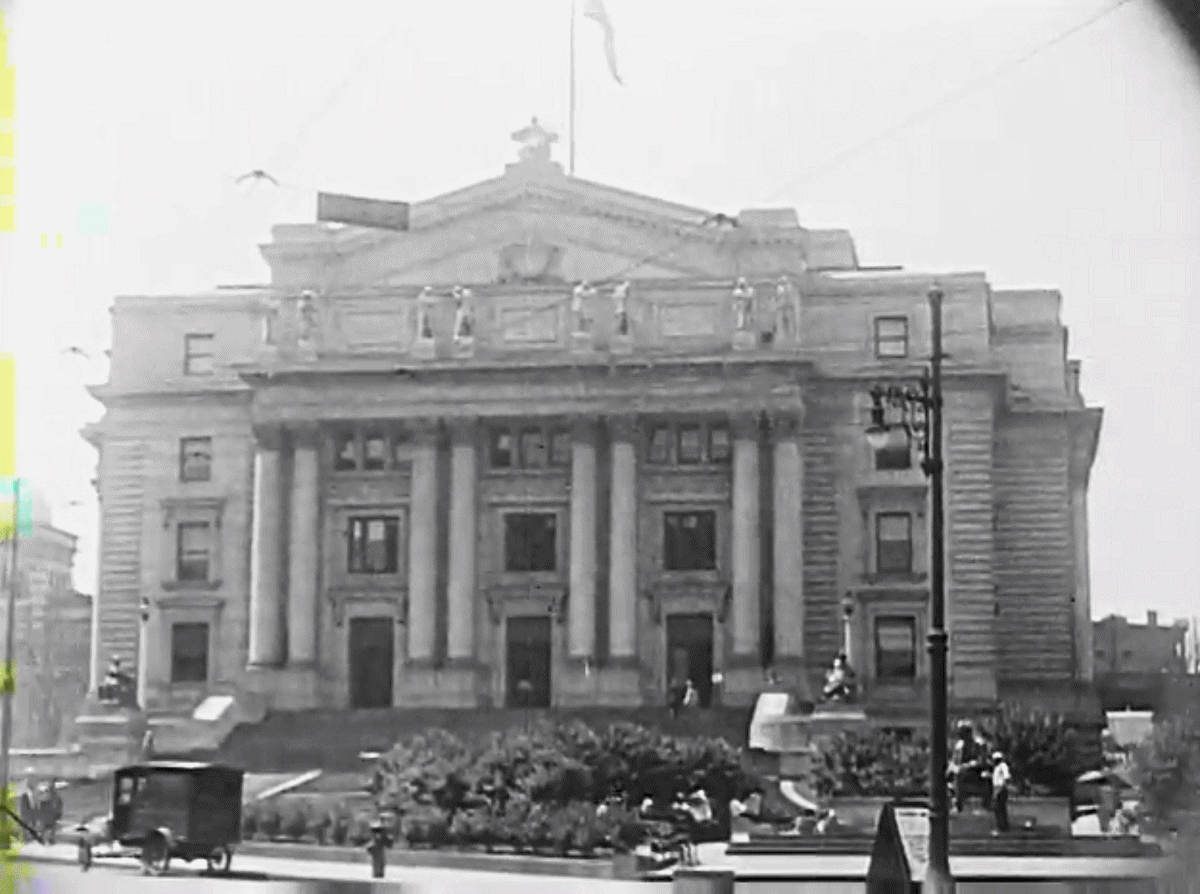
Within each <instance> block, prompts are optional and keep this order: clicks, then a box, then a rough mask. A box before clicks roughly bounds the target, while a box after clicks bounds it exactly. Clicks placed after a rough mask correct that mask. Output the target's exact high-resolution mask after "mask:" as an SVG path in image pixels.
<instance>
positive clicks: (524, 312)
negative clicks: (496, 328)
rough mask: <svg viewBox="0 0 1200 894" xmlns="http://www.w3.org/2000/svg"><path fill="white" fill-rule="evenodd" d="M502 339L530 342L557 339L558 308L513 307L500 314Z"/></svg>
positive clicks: (523, 342) (522, 342)
mask: <svg viewBox="0 0 1200 894" xmlns="http://www.w3.org/2000/svg"><path fill="white" fill-rule="evenodd" d="M500 328H501V330H502V331H503V332H504V340H505V341H507V342H518V343H521V344H530V343H537V342H543V343H544V342H555V341H558V308H557V307H544V308H529V307H515V308H512V309H509V310H504V311H502V312H501V314H500Z"/></svg>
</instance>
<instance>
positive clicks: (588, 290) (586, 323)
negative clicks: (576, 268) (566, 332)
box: [571, 281, 596, 335]
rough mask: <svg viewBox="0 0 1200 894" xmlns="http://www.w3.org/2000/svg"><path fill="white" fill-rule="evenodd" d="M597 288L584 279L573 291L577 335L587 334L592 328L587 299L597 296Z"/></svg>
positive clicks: (573, 310) (573, 315)
mask: <svg viewBox="0 0 1200 894" xmlns="http://www.w3.org/2000/svg"><path fill="white" fill-rule="evenodd" d="M595 294H596V289H595V288H594V287H592V286H591V285H590V284H589V283H588V282H586V281H584V282H581V283H580V284H579V285H577V286H576V287H575V288H574V290H573V291H572V292H571V318H572V320H573V322H574V329H573V331H574V332H575V334H576V335H586V334H587V333H588V332H589V331H591V328H592V321H591V318H590V317H589V316H588V311H587V304H586V302H587V300H588V299H590V298H592V297H593V296H595Z"/></svg>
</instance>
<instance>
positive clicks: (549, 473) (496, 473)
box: [483, 464, 571, 478]
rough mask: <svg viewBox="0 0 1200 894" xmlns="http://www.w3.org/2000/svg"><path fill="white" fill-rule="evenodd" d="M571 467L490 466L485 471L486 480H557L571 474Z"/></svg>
mask: <svg viewBox="0 0 1200 894" xmlns="http://www.w3.org/2000/svg"><path fill="white" fill-rule="evenodd" d="M570 471H571V466H570V465H569V464H568V465H565V466H533V467H521V466H489V467H488V468H486V469H484V470H483V477H484V478H508V477H511V476H514V475H530V476H534V477H537V478H555V477H561V476H563V475H566V474H569V473H570Z"/></svg>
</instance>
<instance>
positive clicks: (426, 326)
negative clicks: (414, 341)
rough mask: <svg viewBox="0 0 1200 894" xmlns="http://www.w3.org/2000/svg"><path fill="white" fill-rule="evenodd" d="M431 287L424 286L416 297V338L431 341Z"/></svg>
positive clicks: (432, 298) (432, 300) (432, 299)
mask: <svg viewBox="0 0 1200 894" xmlns="http://www.w3.org/2000/svg"><path fill="white" fill-rule="evenodd" d="M433 302H434V297H433V289H431V288H430V287H429V286H426V287H425V288H423V289H422V290H421V294H420V295H419V296H418V297H417V338H418V340H420V341H433Z"/></svg>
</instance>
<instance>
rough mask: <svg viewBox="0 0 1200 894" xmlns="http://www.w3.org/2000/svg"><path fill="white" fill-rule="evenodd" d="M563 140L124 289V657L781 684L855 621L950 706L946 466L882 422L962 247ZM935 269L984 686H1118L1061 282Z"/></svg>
mask: <svg viewBox="0 0 1200 894" xmlns="http://www.w3.org/2000/svg"><path fill="white" fill-rule="evenodd" d="M545 155H546V154H545V153H527V157H526V158H524V159H523V160H522V161H520V162H519V163H516V164H513V165H510V166H509V167H508V169H507V170H506V172H505V174H504V175H503V176H501V177H498V178H495V179H493V180H489V181H485V182H483V183H480V184H476V185H474V186H470V187H467V188H465V189H462V190H459V191H456V192H453V193H450V194H448V195H445V196H441V197H438V198H436V199H433V200H430V201H428V202H422V203H418V204H415V205H414V206H412V208H411V218H410V228H409V229H408V230H407V231H403V232H401V231H395V230H387V229H368V228H364V227H356V226H336V227H335V226H330V225H328V224H305V225H286V226H277V227H275V228H274V232H273V237H274V238H273V241H272V242H271V243H269V244H267V245H264V246H263V247H262V251H263V256H264V258H265V259H266V261H267V263H268V264H269V266H270V268H271V284H270V285H269V286H263V287H261V288H255V289H227V290H218V291H216V292H213V293H209V294H198V295H187V296H170V295H160V296H126V297H119V298H118V299H117V300H116V303H115V306H114V311H113V314H114V317H113V322H114V327H113V331H114V341H113V350H112V365H111V366H112V371H111V378H110V381H109V382H108V383H107V384H106V385H104V386H101V387H99V388H97V389H96V390H95V394H96V396H97V398H98V399H100V400H102V401H103V402H104V403H105V404H106V406H107V413H106V415H105V417H104V419H103V421H101V422H100V423H99V424H97V425H96V426H95V427H94V428H93V429H91V430H90V431H89V432H88V435H89V437H90V438H91V439H92V440H93V442H94V443H95V444H96V445H97V446H98V448H99V450H100V455H101V459H100V479H99V487H100V494H101V506H102V510H101V511H102V545H101V569H102V571H101V587H100V596H99V600H100V603H99V611H98V617H99V625H98V628H97V631H96V636H97V637H98V643H97V646H96V648H95V650H94V657H93V663H94V667H93V674H94V675H96V674H99V673H101V672H102V666H101V665H102V663H103V662H104V661H106V660H107V658H108V656H109V655H110V654H111V653H117V654H121V655H123V656H125V657H126V658H127V659H128V660H129V661H130V662H132V663H135V664H137V665H138V666H139V672H140V676H141V678H142V680H143V688H144V692H145V696H146V699H147V703H148V705H149V706H150V707H151V708H160V709H184V708H190V707H192V706H194V705H195V704H197V703H198V701H199V700H200V699H201V698H202V697H203V696H205V695H207V694H212V693H224V692H231V693H233V692H239V691H253V692H255V693H257V694H261V695H263V696H265V698H266V699H267V701H268V702H269V703H270V704H271V705H272V706H273V707H275V708H278V709H287V708H303V707H309V706H315V705H324V706H346V705H349V704H355V703H357V704H367V703H370V702H371V701H372V700H374V701H382V702H385V703H387V704H395V705H445V706H474V705H481V706H484V705H501V704H513V703H524V704H533V703H538V704H544V703H549V704H553V705H561V706H567V705H591V704H606V705H636V704H659V703H661V701H662V698H663V692H664V688H665V687H666V685H667V683H668V681H669V679H670V677H671V676H672V675H673V669H674V670H675V671H677V672H678V674H687V675H689V676H693V677H702V678H703V679H700V680H698V681H697V682H698V684H699V685H701V687H702V690H703V692H702V694H703V697H704V698H705V699H709V698H712V699H719V700H723V701H724V702H725V703H749V701H750V700H751V699H752V698H753V697H754V695H755V694H756V693H757V692H758V691H760V690H761V689H762V688H763V685H764V680H765V679H766V678H767V676H768V675H769V674H772V675H774V677H775V678H777V679H779V680H780V681H781V682H782V683H784V684H785V685H791V686H793V687H795V688H797V689H800V690H805V689H811V688H812V687H813V686H815V685H817V683H816V681H817V680H819V675H820V672H821V670H822V669H823V668H824V667H825V666H827V665H828V663H829V662H830V660H831V659H832V657H833V656H834V654H835V653H836V652H837V651H838V650H839V649H840V648H842V644H843V642H844V641H845V640H846V638H847V629H848V639H849V642H850V644H851V652H852V663H853V664H854V665H855V666H856V667H857V668H858V670H859V673H860V675H862V676H863V677H864V678H865V680H866V682H867V691H868V694H869V696H868V697H869V698H872V699H875V700H876V701H878V702H880V703H889V704H904V703H908V702H912V703H914V704H916V703H920V702H922V701H923V700H924V695H923V692H924V690H923V685H924V684H923V679H924V677H925V674H926V672H927V670H926V657H925V650H924V647H923V631H924V629H925V627H926V625H927V623H928V617H927V606H926V603H927V599H928V567H927V566H928V558H927V557H928V537H927V534H926V528H927V524H928V522H927V513H926V504H927V501H928V486H927V481H926V479H925V477H924V475H923V474H922V473H921V471H920V470H919V467H918V464H917V463H916V462H915V460H914V457H913V456H912V455H911V452H910V453H909V454H906V455H904V456H895V455H893V456H891V457H890V458H885V457H879V456H876V455H874V454H873V453H872V452H871V450H870V448H869V447H868V446H867V442H866V439H865V438H864V435H863V432H864V429H865V427H866V425H867V424H868V416H869V400H868V398H867V396H866V393H867V391H868V389H869V387H870V386H871V385H872V384H873V383H875V382H877V381H889V382H892V381H895V382H900V381H912V380H914V379H916V378H917V377H918V376H919V375H920V373H921V371H922V369H923V358H926V357H928V354H929V319H928V309H927V304H926V293H927V291H928V289H929V287H930V285H931V284H932V283H933V278H932V277H931V276H929V275H922V274H916V273H907V272H904V271H900V270H897V269H890V268H889V269H878V268H863V267H861V266H860V265H859V264H858V261H857V258H856V254H855V250H854V246H853V243H852V241H851V239H850V237H849V235H848V234H846V233H845V232H843V231H838V230H808V229H804V228H802V227H801V226H800V225H799V223H798V221H797V220H796V216H795V214H794V213H793V212H791V211H790V210H777V209H758V210H748V211H743V212H742V213H741V214H739V215H738V216H737V221H736V225H730V223H729V221H728V219H727V218H723V217H722V216H713V215H709V214H707V213H706V212H703V211H701V210H697V209H692V208H687V207H683V206H679V205H674V204H671V203H667V202H662V201H659V200H657V199H652V198H647V197H644V196H639V195H634V194H631V193H627V192H624V191H621V190H618V189H613V188H610V187H605V186H600V185H598V184H594V183H590V182H587V181H583V180H578V179H576V178H572V177H569V176H567V175H565V174H564V173H563V171H562V169H561V167H559V166H558V165H557V164H556V163H554V162H552V161H549V160H547V158H546V157H545ZM937 281H938V283H939V285H940V286H941V288H942V289H943V290H944V292H945V295H946V297H945V332H946V345H945V347H946V350H947V352H948V353H949V358H950V359H949V360H948V362H947V367H946V448H947V468H948V472H947V493H948V496H947V507H946V508H947V513H946V518H947V536H948V551H947V555H948V562H947V566H948V567H947V582H948V592H949V618H950V628H951V677H952V686H953V691H954V696H955V698H956V700H957V701H959V702H970V703H976V702H978V703H988V702H991V701H994V700H995V699H996V698H997V696H998V694H1001V693H1002V691H1003V688H1004V687H1005V686H1006V685H1007V684H1009V683H1013V684H1020V683H1025V682H1028V681H1031V680H1036V681H1042V682H1046V683H1061V684H1064V685H1066V684H1071V683H1072V682H1076V683H1078V682H1080V681H1087V680H1089V679H1090V676H1091V672H1092V671H1091V668H1092V665H1091V654H1092V646H1091V631H1092V628H1091V623H1090V601H1089V595H1088V576H1087V525H1086V496H1087V480H1088V472H1089V470H1090V466H1091V462H1092V458H1093V456H1094V453H1095V448H1096V442H1097V438H1098V434H1099V427H1100V411H1099V410H1097V409H1091V408H1088V407H1086V406H1085V404H1084V402H1083V399H1082V397H1081V395H1080V392H1079V366H1078V363H1077V362H1074V361H1070V360H1068V358H1067V354H1066V344H1067V343H1066V330H1065V328H1064V327H1063V325H1062V323H1061V321H1060V305H1061V298H1060V296H1059V295H1058V294H1057V293H1055V292H1052V291H1001V290H994V289H992V288H991V287H990V286H989V284H988V282H987V280H986V279H985V277H984V276H983V275H981V274H977V273H962V274H953V275H948V276H940V277H938V280H937ZM201 469H202V470H203V471H200V470H201ZM847 612H848V615H847ZM143 617H144V620H143ZM847 618H848V620H847ZM844 624H846V625H848V628H844V626H843V625H844ZM189 650H190V651H189ZM181 652H187V653H188V654H186V655H181ZM139 653H140V654H139ZM675 662H680V664H679V665H678V666H676V665H675ZM518 677H519V678H520V679H522V680H525V681H526V682H527V683H528V684H529V685H528V686H525V687H523V688H522V687H517V685H516V683H517V682H518ZM710 678H711V680H710Z"/></svg>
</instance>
